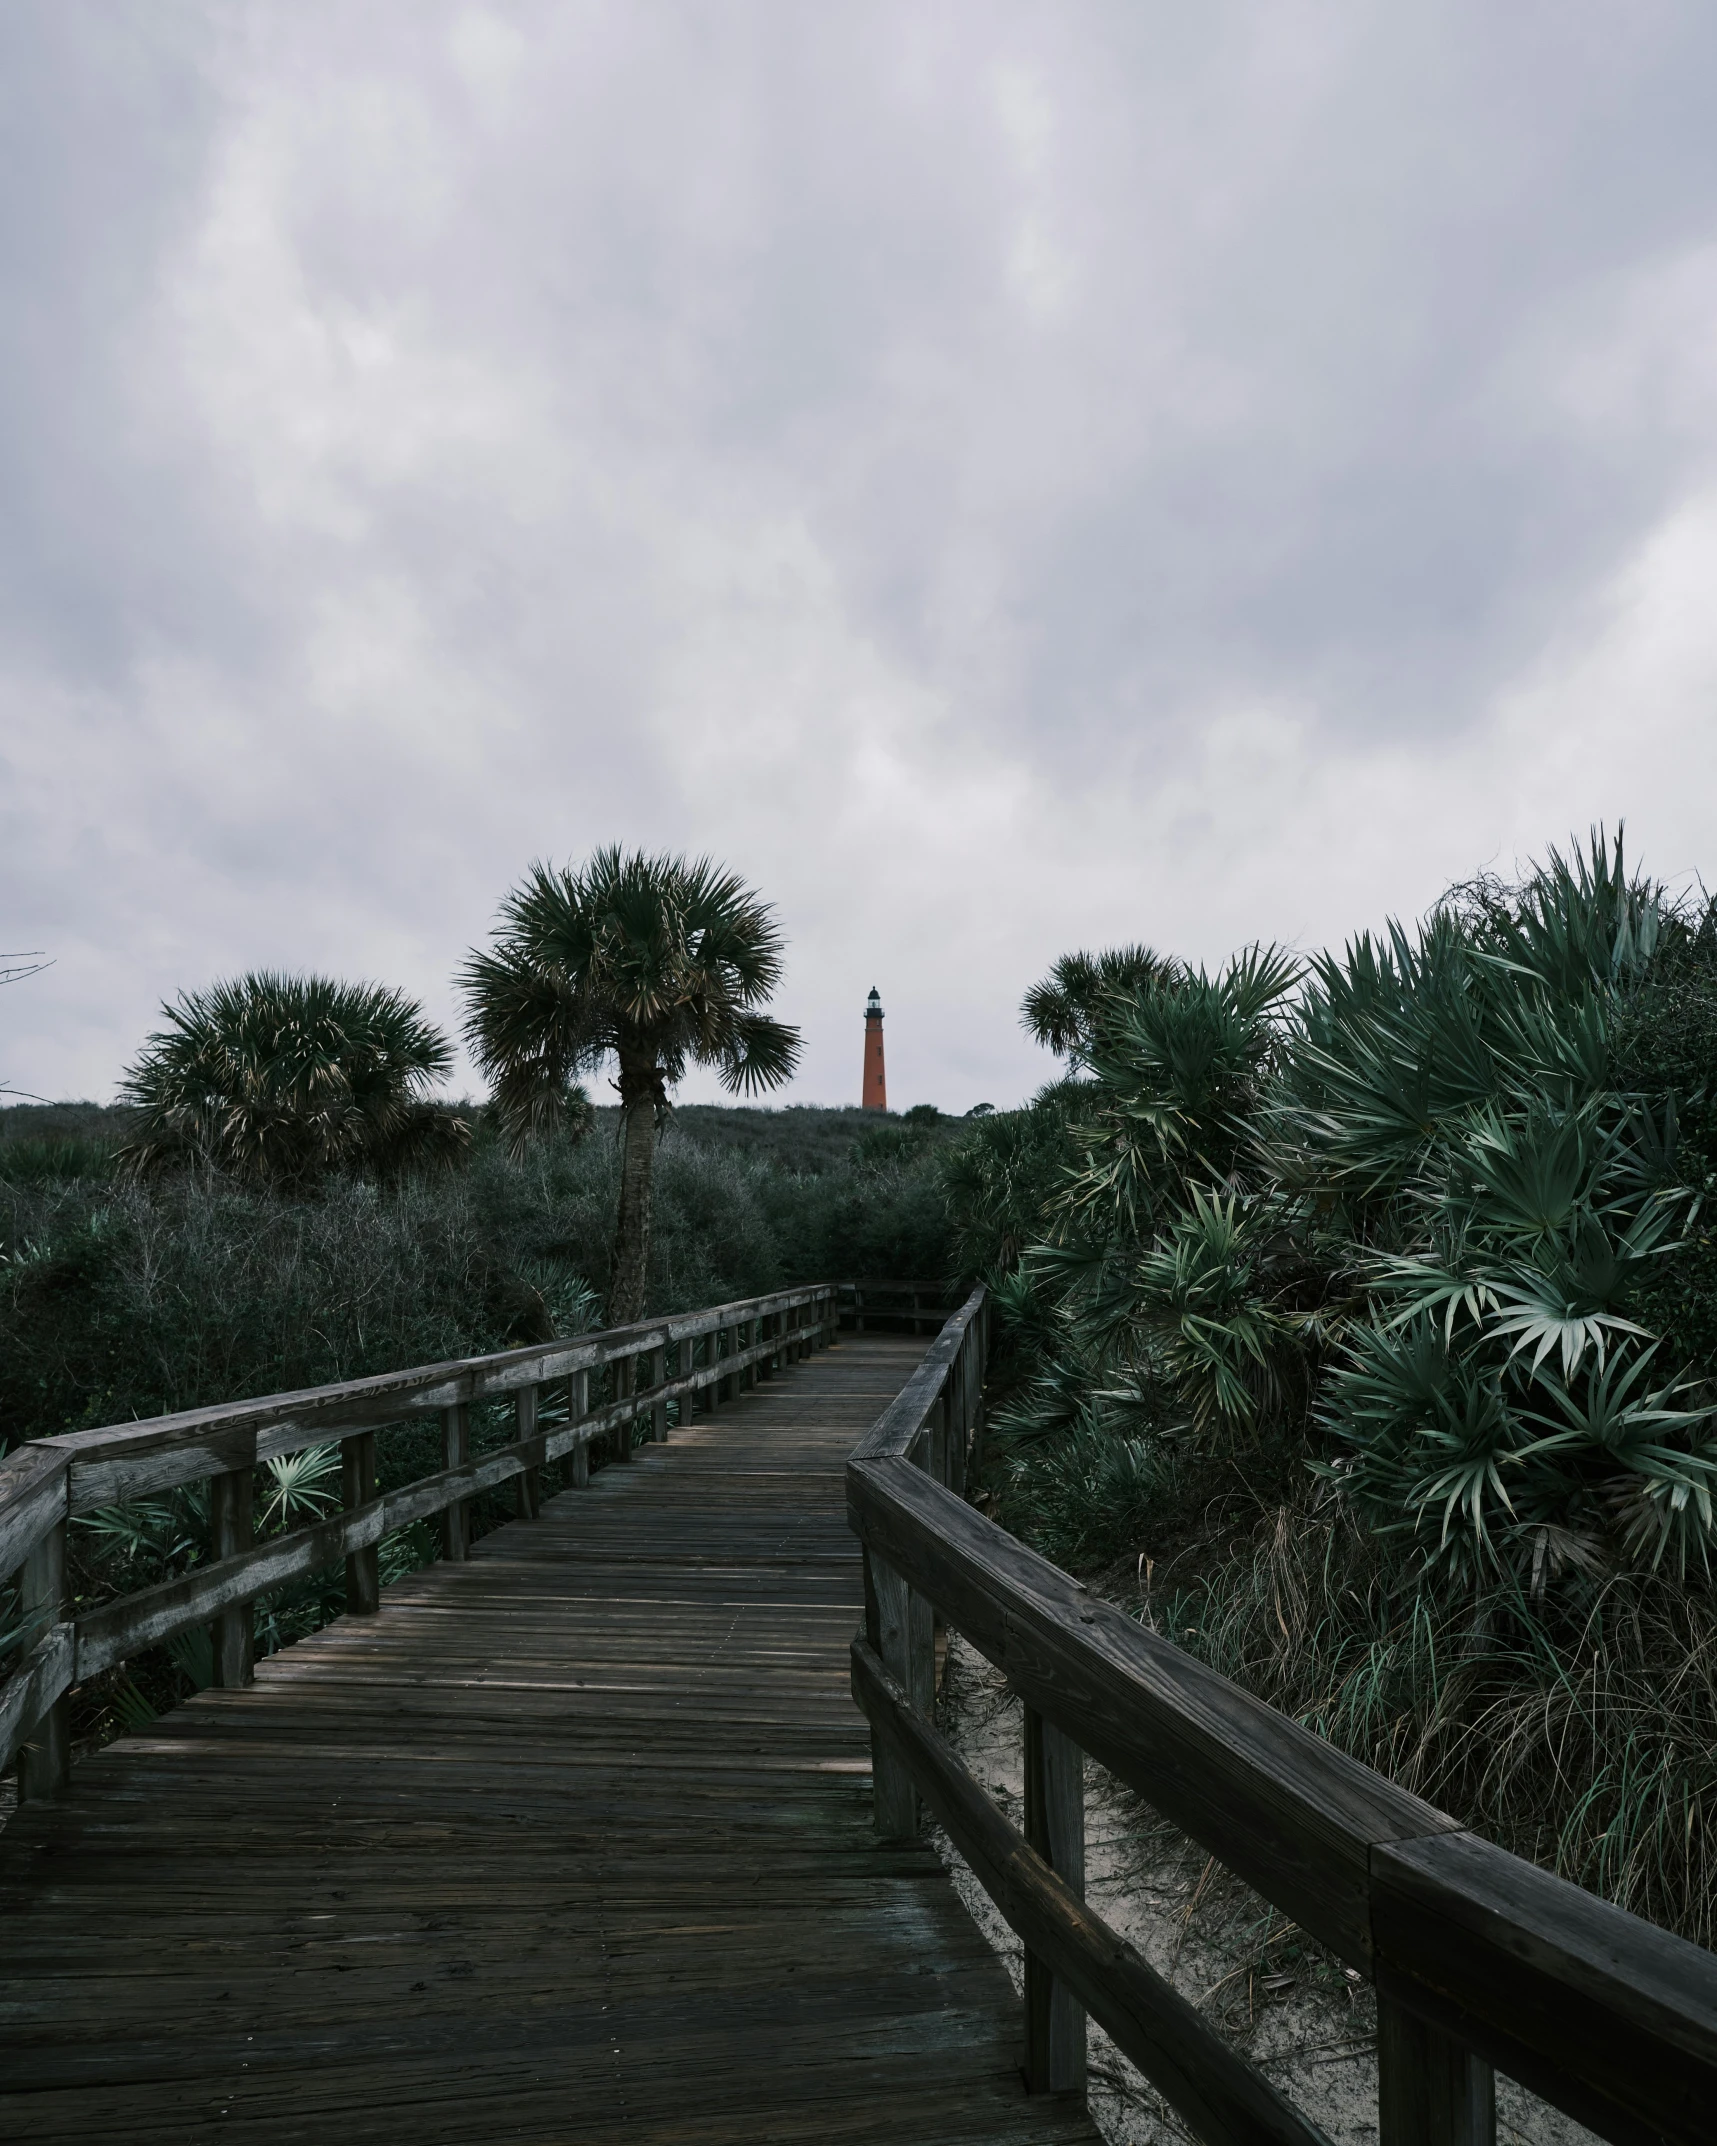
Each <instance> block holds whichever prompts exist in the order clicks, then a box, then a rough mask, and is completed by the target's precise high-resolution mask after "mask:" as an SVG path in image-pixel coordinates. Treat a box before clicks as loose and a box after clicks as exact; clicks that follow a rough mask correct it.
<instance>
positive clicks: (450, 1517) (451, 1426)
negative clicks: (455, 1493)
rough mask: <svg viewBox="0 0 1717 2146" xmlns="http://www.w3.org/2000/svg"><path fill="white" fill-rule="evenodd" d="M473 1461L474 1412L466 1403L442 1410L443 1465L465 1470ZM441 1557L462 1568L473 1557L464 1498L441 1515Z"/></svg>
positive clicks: (469, 1508) (458, 1402)
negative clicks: (472, 1419)
mask: <svg viewBox="0 0 1717 2146" xmlns="http://www.w3.org/2000/svg"><path fill="white" fill-rule="evenodd" d="M470 1458H471V1411H470V1410H469V1409H468V1408H467V1407H466V1405H465V1403H464V1402H463V1401H455V1402H454V1404H453V1406H452V1407H451V1408H444V1409H443V1410H442V1411H441V1465H442V1466H443V1467H444V1468H463V1467H464V1465H465V1463H466V1462H467V1461H468V1460H469V1459H470ZM441 1554H442V1556H443V1557H444V1558H446V1559H447V1561H448V1562H449V1564H454V1565H461V1564H463V1563H464V1562H465V1560H466V1558H468V1557H469V1556H470V1555H471V1507H470V1505H469V1504H468V1502H467V1501H466V1500H465V1499H464V1498H461V1499H459V1500H458V1502H457V1503H456V1504H453V1505H449V1506H448V1507H447V1508H446V1510H445V1511H444V1512H443V1513H442V1515H441Z"/></svg>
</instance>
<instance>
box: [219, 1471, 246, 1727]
mask: <svg viewBox="0 0 1717 2146" xmlns="http://www.w3.org/2000/svg"><path fill="white" fill-rule="evenodd" d="M255 1488H256V1476H255V1472H254V1470H252V1469H250V1468H237V1469H234V1470H233V1471H232V1472H231V1473H230V1474H227V1475H217V1476H214V1477H212V1478H211V1479H210V1482H209V1546H210V1548H211V1549H212V1551H213V1552H214V1557H215V1562H216V1563H217V1564H219V1563H222V1562H224V1561H225V1560H226V1559H228V1558H232V1557H241V1556H243V1554H244V1552H245V1551H246V1550H249V1549H250V1548H252V1546H253V1539H254V1538H253V1534H252V1509H253V1505H254V1500H255ZM209 1640H210V1650H211V1653H212V1656H213V1662H214V1680H215V1685H216V1688H217V1689H218V1690H221V1691H238V1690H241V1689H242V1688H243V1687H244V1686H245V1685H246V1684H248V1683H249V1682H250V1681H251V1675H252V1670H253V1668H254V1665H255V1660H256V1611H255V1608H254V1606H253V1604H252V1603H251V1602H248V1601H247V1602H235V1603H234V1604H233V1605H232V1606H231V1607H230V1608H228V1609H224V1610H222V1611H221V1612H220V1614H219V1615H218V1616H217V1617H216V1618H215V1619H214V1622H213V1623H212V1625H211V1626H210V1628H209Z"/></svg>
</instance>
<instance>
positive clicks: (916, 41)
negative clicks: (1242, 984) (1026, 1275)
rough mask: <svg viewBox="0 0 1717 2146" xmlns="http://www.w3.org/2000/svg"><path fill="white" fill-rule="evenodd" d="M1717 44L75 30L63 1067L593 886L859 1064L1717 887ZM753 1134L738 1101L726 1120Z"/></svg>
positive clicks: (40, 429) (22, 1040) (36, 721)
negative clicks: (1414, 926)
mask: <svg viewBox="0 0 1717 2146" xmlns="http://www.w3.org/2000/svg"><path fill="white" fill-rule="evenodd" d="M1714 84H1717V9H1713V8H1712V7H1711V6H1710V5H1709V0H1705V4H1689V5H1675V4H1668V0H1663V4H1660V0H1616V4H1593V0H1554V4H1549V0H1546V4H1532V0H1515V4H1511V5H1509V6H1507V7H1499V6H1497V5H1496V0H1475V4H1472V5H1462V4H1460V0H1427V4H1417V0H1386V4H1383V0H1379V4H1376V5H1366V4H1362V0H1345V4H1342V5H1306V4H1298V0H1255V4H1252V5H1243V6H1224V5H1220V4H1209V0H1207V4H1205V5H1202V6H1199V7H1196V8H1193V7H1188V6H1186V5H1185V4H1184V0H1173V4H1169V0H1118V4H1115V5H1107V4H1096V0H1091V4H1083V5H1082V4H1079V0H1053V4H1052V0H1041V4H1038V5H1035V6H1016V5H1009V4H1007V0H976V4H972V5H963V4H960V0H936V4H935V5H933V6H927V5H925V4H924V0H907V4H902V5H898V6H896V5H890V4H887V0H862V4H861V0H851V4H845V0H816V4H810V0H785V4H779V5H748V4H745V0H711V4H708V5H697V6H693V5H674V4H669V0H619V4H615V5H579V4H576V0H543V4H540V5H539V4H536V0H510V4H508V0H494V4H491V5H488V6H475V5H455V4H443V0H398V4H390V0H271V4H258V5H246V4H243V0H209V4H206V5H205V4H192V0H8V4H7V5H6V6H5V7H4V8H3V9H0V128H3V139H4V145H5V172H6V183H5V185H4V187H3V188H0V274H3V277H4V283H3V288H0V486H3V490H0V815H3V818H0V951H11V950H13V949H18V950H23V949H29V948H42V949H45V950H46V952H47V953H48V954H49V955H51V956H52V957H53V961H54V966H53V968H52V969H50V970H49V971H47V972H46V973H45V974H43V975H41V976H38V977H36V978H35V979H33V980H31V981H29V982H27V983H23V984H19V985H17V986H14V987H12V988H10V989H8V990H6V991H5V992H4V994H3V995H0V1078H4V1079H6V1080H9V1081H10V1082H11V1083H12V1084H13V1085H14V1086H16V1087H19V1088H23V1089H28V1090H32V1091H34V1092H36V1093H38V1094H41V1095H46V1096H62V1095H91V1096H97V1097H104V1096H106V1095H108V1094H109V1093H110V1092H111V1090H112V1087H113V1084H114V1082H115V1081H116V1079H117V1078H118V1076H119V1074H120V1072H121V1071H122V1069H123V1067H124V1065H125V1063H126V1061H127V1060H128V1059H129V1057H130V1056H131V1055H132V1054H133V1052H134V1051H135V1049H136V1048H137V1045H138V1043H139V1042H140V1040H141V1039H142V1037H143V1036H144V1034H145V1033H146V1032H147V1031H148V1029H149V1028H150V1026H151V1025H152V1023H153V1020H154V1017H155V1014H156V1010H157V1008H158V1006H159V1003H160V1001H161V1000H162V999H163V998H164V997H167V996H169V995H171V994H172V993H174V992H176V991H177V990H179V989H181V988H187V987H190V988H194V987H197V986H200V985H203V984H206V983H208V982H210V981H211V980H213V979H214V978H216V977H219V976H223V975H228V974H231V973H233V972H235V971H237V970H240V969H244V968H248V967H255V966H263V965H276V966H283V967H288V968H306V969H319V970H323V971H327V972H330V973H333V974H337V975H343V976H350V977H376V978H383V979H387V980H389V981H393V982H397V983H400V984H403V985H405V986H407V987H409V988H410V989H411V990H412V991H414V992H416V993H418V994H420V995H421V996H422V997H423V999H424V1000H425V1001H426V1003H427V1004H428V1006H429V1007H430V1008H431V1009H432V1011H434V1012H435V1013H436V1014H437V1016H438V1017H440V1018H443V1019H446V1020H448V1021H451V1020H453V1019H454V1018H455V1015H456V1010H457V1009H456V1006H455V1002H454V998H453V994H452V991H451V987H450V977H451V974H452V971H453V969H454V968H455V966H456V964H457V963H458V962H459V960H460V958H461V956H462V955H463V953H464V951H465V949H466V948H468V947H469V946H471V945H472V944H473V943H476V942H478V941H479V940H481V938H482V937H483V935H484V934H485V933H486V931H487V930H488V928H489V925H490V922H491V920H492V917H493V914H494V910H495V905H496V903H497V901H498V899H499V897H500V896H501V895H502V893H503V892H504V891H505V890H506V888H507V887H508V886H509V885H510V884H511V883H512V882H513V881H514V880H516V879H517V877H518V876H519V874H520V873H521V871H522V870H523V868H524V867H525V866H526V865H527V864H528V863H529V862H530V861H531V860H532V859H533V858H536V857H544V858H549V859H552V860H555V861H564V860H568V859H577V858H580V857H582V856H583V855H585V854H586V853H587V852H588V851H589V850H590V849H592V848H593V847H595V846H596V845H597V844H600V843H604V842H610V841H621V842H625V843H639V844H644V845H646V846H649V847H651V848H658V847H661V848H672V849H685V850H691V851H702V850H708V851H712V852H714V853H715V854H716V855H718V856H719V857H721V858H722V859H724V860H725V861H726V862H728V863H729V864H731V865H732V866H733V867H734V868H736V869H737V870H739V871H740V872H742V873H743V874H744V875H745V876H746V877H747V878H749V879H750V880H751V881H752V882H753V883H754V884H755V885H756V886H757V887H758V888H759V889H760V890H761V891H762V892H763V893H764V894H765V895H766V896H767V897H768V898H769V899H771V900H772V901H774V902H775V903H776V904H777V905H778V908H779V910H780V914H781V918H782V921H783V924H784V926H785V929H786V932H787V934H788V938H789V941H790V967H789V974H788V978H787V984H786V988H785V990H784V991H783V993H782V995H781V998H780V1000H779V1002H778V1010H779V1011H780V1012H781V1013H782V1014H783V1015H784V1016H785V1017H786V1018H787V1019H790V1020H795V1021H797V1022H799V1023H800V1024H802V1026H803V1028H804V1031H805V1037H806V1054H805V1065H804V1071H803V1074H802V1077H801V1079H800V1080H799V1082H798V1083H797V1085H796V1087H795V1088H794V1089H793V1090H792V1091H791V1096H792V1099H795V1100H802V1101H810V1102H825V1101H827V1102H836V1101H856V1099H857V1094H858V1080H859V1066H860V1043H861V1032H862V1012H863V1003H864V996H865V993H866V991H867V990H868V989H869V987H870V986H871V985H872V984H873V983H874V984H876V985H878V986H879V987H880V989H881V991H882V994H883V999H884V1003H885V1005H886V1007H887V1011H888V1029H887V1034H888V1049H889V1076H890V1096H891V1100H892V1101H893V1102H894V1103H895V1105H896V1106H897V1107H900V1106H903V1105H906V1104H911V1103H916V1102H921V1101H931V1102H935V1103H938V1104H940V1105H942V1106H943V1107H944V1108H948V1109H965V1108H966V1107H967V1106H968V1105H969V1104H971V1103H973V1102H976V1101H978V1100H980V1099H982V1100H989V1101H993V1102H996V1103H998V1104H1005V1103H1008V1102H1011V1101H1013V1100H1015V1099H1017V1098H1019V1097H1020V1096H1022V1095H1023V1094H1025V1093H1026V1092H1028V1091H1029V1090H1030V1089H1031V1088H1032V1087H1033V1086H1035V1085H1036V1083H1037V1082H1038V1081H1039V1080H1041V1079H1042V1078H1043V1077H1045V1075H1046V1074H1047V1073H1048V1072H1049V1071H1050V1070H1051V1068H1050V1064H1049V1061H1047V1060H1046V1059H1045V1058H1044V1057H1043V1056H1042V1054H1041V1053H1039V1052H1037V1051H1035V1050H1034V1049H1033V1048H1032V1047H1031V1046H1029V1045H1028V1044H1027V1043H1026V1042H1025V1041H1024V1039H1023V1038H1022V1037H1021V1035H1020V1033H1019V1030H1018V1025H1017V1006H1018V1002H1019V998H1020V995H1021V993H1022V991H1023V990H1024V989H1025V987H1026V986H1027V985H1028V984H1029V983H1030V982H1031V981H1032V980H1033V979H1034V978H1035V977H1036V976H1038V975H1039V974H1041V973H1042V971H1043V970H1044V968H1045V967H1046V966H1047V965H1048V963H1049V962H1050V961H1052V960H1053V959H1054V958H1055V956H1056V955H1057V954H1059V953H1061V952H1063V951H1065V950H1066V949H1068V948H1069V947H1072V946H1076V945H1084V946H1089V947H1093V948H1095V947H1097V946H1100V945H1105V944H1111V943H1114V942H1115V941H1117V940H1122V939H1133V938H1139V939H1144V940H1147V941H1149V942H1150V943H1152V944H1153V945H1155V946H1157V947H1159V948H1161V949H1163V950H1165V951H1172V952H1175V953H1181V954H1186V955H1190V956H1193V957H1196V958H1199V959H1203V960H1210V961H1215V960H1218V959H1220V958H1222V957H1223V956H1224V955H1226V954H1227V953H1228V952H1229V951H1230V950H1231V949H1233V948H1234V947H1236V946H1237V945H1240V944H1242V943H1244V942H1246V941H1249V940H1251V939H1254V938H1259V937H1262V938H1276V939H1284V940H1288V941H1290V942H1292V943H1294V944H1296V945H1298V946H1301V947H1304V948H1311V947H1316V946H1319V945H1322V944H1324V943H1326V942H1331V941H1337V940H1340V939H1341V938H1343V937H1344V936H1345V935H1347V934H1348V933H1350V932H1352V931H1354V930H1357V929H1359V928H1361V927H1363V926H1366V925H1376V924H1377V923H1379V922H1380V921H1381V920H1382V919H1383V918H1384V917H1385V916H1386V915H1388V914H1390V913H1416V912H1418V911H1420V910H1422V909H1423V908H1424V906H1425V905H1426V904H1427V903H1428V902H1429V901H1430V900H1431V899H1433V897H1434V896H1435V895H1436V893H1437V892H1438V890H1439V889H1440V888H1441V887H1442V886H1443V885H1444V884H1445V883H1446V882H1448V881H1449V880H1451V879H1453V878H1457V877H1463V876H1466V875H1468V874H1470V873H1472V872H1473V871H1475V870H1476V869H1478V868H1479V867H1481V866H1484V865H1487V864H1489V865H1496V866H1499V867H1500V868H1502V869H1505V870H1506V869H1509V868H1511V867H1512V866H1513V865H1514V863H1515V862H1516V861H1517V860H1521V861H1524V860H1525V859H1526V858H1528V857H1530V856H1533V855H1538V854H1542V852H1543V851H1544V849H1545V848H1546V847H1547V846H1548V845H1549V844H1551V843H1552V842H1557V843H1560V842H1564V841H1566V839H1567V837H1568V836H1569V834H1570V833H1571V832H1577V831H1583V830H1584V829H1585V828H1586V826H1587V825H1588V824H1589V823H1590V822H1591V821H1593V820H1596V819H1604V820H1607V821H1610V822H1612V823H1613V822H1614V821H1615V820H1616V819H1617V818H1620V817H1625V819H1626V821H1627V825H1628V829H1629V834H1630V839H1631V841H1632V842H1633V844H1634V846H1635V847H1636V848H1637V849H1638V850H1639V851H1640V852H1641V853H1642V855H1643V857H1644V859H1645V861H1646V862H1647V863H1648V864H1649V865H1650V866H1652V867H1653V868H1655V869H1656V870H1657V871H1658V872H1659V873H1660V874H1661V875H1663V876H1665V877H1668V878H1672V879H1676V880H1683V879H1685V878H1686V877H1687V876H1688V875H1690V874H1693V873H1696V872H1699V871H1701V870H1704V871H1705V872H1706V873H1707V874H1708V875H1710V876H1712V877H1713V878H1717V854H1714V852H1717V841H1714V839H1713V825H1712V805H1713V799H1714V796H1717V724H1714V721H1713V713H1714V707H1713V700H1714V688H1717V126H1714V125H1713V123H1712V96H1713V85H1714ZM687 1092H688V1093H689V1094H698V1093H709V1092H711V1091H710V1089H709V1087H708V1085H707V1084H700V1083H695V1082H694V1083H692V1084H690V1085H689V1087H688V1091H687Z"/></svg>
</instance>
